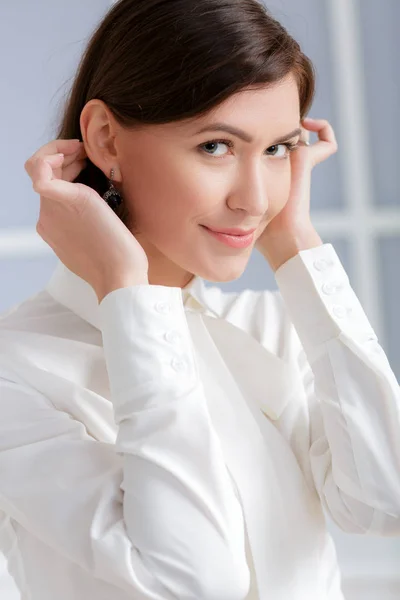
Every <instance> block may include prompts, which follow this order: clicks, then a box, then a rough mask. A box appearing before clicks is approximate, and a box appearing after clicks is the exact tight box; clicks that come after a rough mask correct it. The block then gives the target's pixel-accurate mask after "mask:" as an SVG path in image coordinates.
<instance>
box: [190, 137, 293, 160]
mask: <svg viewBox="0 0 400 600" xmlns="http://www.w3.org/2000/svg"><path fill="white" fill-rule="evenodd" d="M218 145H223V146H228V148H233V147H234V144H233V142H231V141H230V140H210V141H209V142H206V143H205V144H201V145H200V146H199V148H200V150H202V151H203V152H204V153H205V154H208V155H209V156H215V157H217V158H221V155H218V154H216V153H215V152H208V151H207V150H204V148H206V146H214V147H215V146H218ZM298 147H299V143H298V142H297V143H294V142H286V143H284V144H276V145H274V146H270V147H269V148H267V151H268V150H270V151H272V154H267V156H273V157H277V158H282V159H286V158H289V155H290V153H291V152H293V151H294V150H296V149H297V148H298ZM279 148H283V150H284V151H283V154H279V153H278V152H277V151H278V150H279ZM222 157H223V155H222Z"/></svg>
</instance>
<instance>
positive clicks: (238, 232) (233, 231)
mask: <svg viewBox="0 0 400 600" xmlns="http://www.w3.org/2000/svg"><path fill="white" fill-rule="evenodd" d="M203 227H205V228H206V229H209V230H210V231H214V233H226V234H227V235H238V236H241V235H250V234H251V233H253V232H254V231H255V230H256V228H254V229H237V228H231V229H213V228H211V227H206V225H203Z"/></svg>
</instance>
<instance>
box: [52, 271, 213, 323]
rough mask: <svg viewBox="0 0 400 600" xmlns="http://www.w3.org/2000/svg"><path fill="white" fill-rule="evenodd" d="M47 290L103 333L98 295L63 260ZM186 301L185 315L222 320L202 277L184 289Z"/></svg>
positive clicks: (194, 279) (184, 300)
mask: <svg viewBox="0 0 400 600" xmlns="http://www.w3.org/2000/svg"><path fill="white" fill-rule="evenodd" d="M44 289H45V290H46V291H47V292H48V293H49V294H50V295H51V296H52V297H53V298H54V299H55V300H56V301H57V302H59V303H60V304H63V305H64V306H66V307H67V308H69V309H70V310H71V311H72V312H74V313H75V314H77V315H78V316H79V317H81V318H82V319H84V320H85V321H87V322H88V323H90V324H91V325H93V327H96V329H101V327H100V319H99V302H98V298H97V296H96V293H95V291H94V290H93V288H92V286H91V285H90V284H89V283H88V282H87V281H85V280H84V279H82V278H81V277H79V276H78V275H76V274H75V273H74V272H73V271H71V270H70V269H68V268H67V267H66V266H65V265H64V263H63V262H61V261H60V260H59V261H58V264H57V266H56V268H55V271H54V272H53V274H52V275H51V278H50V280H49V281H48V283H47V285H46V286H45V288H44ZM182 301H183V306H184V309H185V311H188V312H199V313H203V314H206V315H209V316H212V317H218V315H217V313H216V312H215V311H214V310H213V309H212V308H211V307H210V306H209V304H208V302H207V288H206V286H205V284H204V280H203V279H202V278H201V277H199V276H198V275H195V276H194V277H193V279H192V280H191V281H190V282H189V283H188V284H187V285H186V286H185V287H184V288H182Z"/></svg>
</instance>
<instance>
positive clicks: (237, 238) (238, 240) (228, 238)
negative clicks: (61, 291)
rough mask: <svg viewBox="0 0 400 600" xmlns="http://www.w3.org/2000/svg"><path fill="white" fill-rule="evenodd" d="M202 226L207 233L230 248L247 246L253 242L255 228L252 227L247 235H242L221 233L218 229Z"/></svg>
mask: <svg viewBox="0 0 400 600" xmlns="http://www.w3.org/2000/svg"><path fill="white" fill-rule="evenodd" d="M202 227H203V228H204V229H205V230H206V231H208V233H209V234H210V235H212V236H213V237H214V238H215V239H217V240H219V241H220V242H223V243H224V244H226V245H227V246H230V247H231V248H247V247H248V246H250V245H251V244H252V243H253V240H254V231H255V229H253V230H252V231H251V232H250V233H249V234H247V235H243V234H242V235H232V234H227V233H221V232H220V231H212V230H211V229H209V228H208V227H205V226H204V225H203V226H202ZM225 231H226V230H225ZM228 231H238V230H237V229H236V230H232V229H231V230H228ZM239 231H243V230H239Z"/></svg>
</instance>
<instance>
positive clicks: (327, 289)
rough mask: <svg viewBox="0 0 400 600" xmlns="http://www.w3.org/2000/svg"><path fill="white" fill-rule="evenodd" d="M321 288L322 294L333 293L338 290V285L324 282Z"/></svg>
mask: <svg viewBox="0 0 400 600" xmlns="http://www.w3.org/2000/svg"><path fill="white" fill-rule="evenodd" d="M321 289H322V291H323V292H324V294H334V293H335V292H336V291H337V290H338V287H337V286H336V285H334V284H333V283H324V285H323V286H322V288H321Z"/></svg>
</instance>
